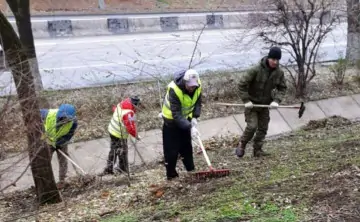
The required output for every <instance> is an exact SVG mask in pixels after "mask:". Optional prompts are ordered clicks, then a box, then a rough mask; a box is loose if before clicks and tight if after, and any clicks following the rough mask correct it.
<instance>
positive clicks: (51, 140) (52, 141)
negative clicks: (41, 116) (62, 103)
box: [44, 109, 73, 147]
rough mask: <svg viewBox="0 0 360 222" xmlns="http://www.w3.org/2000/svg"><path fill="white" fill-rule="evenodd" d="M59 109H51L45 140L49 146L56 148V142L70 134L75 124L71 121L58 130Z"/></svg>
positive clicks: (46, 124)
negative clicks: (57, 117) (57, 116)
mask: <svg viewBox="0 0 360 222" xmlns="http://www.w3.org/2000/svg"><path fill="white" fill-rule="evenodd" d="M58 110H59V109H49V111H48V114H47V116H46V120H45V124H44V126H45V135H44V136H45V138H46V142H47V144H49V145H51V146H53V147H56V141H57V140H58V139H59V138H61V137H62V136H65V135H66V134H68V133H69V132H70V129H71V127H72V125H73V122H72V121H70V122H68V123H65V124H64V125H62V126H61V127H60V128H59V130H56V125H57V123H56V114H57V112H58Z"/></svg>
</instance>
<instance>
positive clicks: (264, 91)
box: [238, 57, 287, 105]
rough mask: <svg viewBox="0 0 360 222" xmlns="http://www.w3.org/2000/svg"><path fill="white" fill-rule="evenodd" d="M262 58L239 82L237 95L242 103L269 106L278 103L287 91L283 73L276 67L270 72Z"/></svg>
mask: <svg viewBox="0 0 360 222" xmlns="http://www.w3.org/2000/svg"><path fill="white" fill-rule="evenodd" d="M266 61H267V57H263V58H262V59H261V61H260V62H259V64H258V65H256V66H255V67H253V68H251V69H250V70H249V71H247V72H246V73H245V74H244V75H243V76H242V78H241V80H240V82H239V85H238V87H239V92H240V93H239V94H240V98H241V99H242V100H243V102H244V103H246V102H248V101H252V102H253V103H254V104H266V105H268V104H270V103H271V102H272V101H276V102H278V103H280V102H281V101H282V99H283V97H284V95H285V92H286V90H287V86H286V81H285V76H284V72H283V71H282V70H281V69H280V68H279V67H276V68H275V69H273V70H271V69H270V68H269V67H268V65H267V63H266Z"/></svg>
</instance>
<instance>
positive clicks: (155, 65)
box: [0, 23, 347, 95]
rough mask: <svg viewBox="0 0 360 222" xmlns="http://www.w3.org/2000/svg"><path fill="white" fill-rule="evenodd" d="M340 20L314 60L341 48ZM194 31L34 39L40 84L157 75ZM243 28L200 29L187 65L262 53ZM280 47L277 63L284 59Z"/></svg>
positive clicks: (235, 63) (177, 59)
mask: <svg viewBox="0 0 360 222" xmlns="http://www.w3.org/2000/svg"><path fill="white" fill-rule="evenodd" d="M346 28H347V27H346V23H345V24H341V25H339V26H338V27H337V28H335V29H334V30H333V31H332V32H331V33H330V34H329V35H328V37H327V39H326V40H325V41H324V42H323V44H322V45H321V48H320V52H319V59H320V60H333V59H337V58H339V53H343V54H344V53H345V49H346ZM199 32H200V31H191V32H168V33H156V34H137V35H123V36H106V37H86V38H69V39H49V40H35V45H36V51H37V55H38V60H39V66H40V72H41V76H42V81H43V85H44V87H45V89H71V88H82V87H91V86H99V85H106V84H112V83H115V82H126V81H136V80H141V79H145V78H160V77H163V76H165V75H169V74H172V73H174V72H175V71H178V70H179V69H183V68H187V67H188V65H189V62H190V60H191V55H192V53H193V50H194V47H195V45H196V44H195V42H196V39H197V37H198V34H199ZM254 33H255V32H249V31H246V30H239V29H227V30H206V31H204V32H203V34H202V35H201V38H200V40H199V42H198V50H197V51H196V53H195V56H194V61H193V64H198V63H199V64H198V65H197V66H195V68H196V69H198V70H199V71H205V70H219V69H231V68H247V67H249V66H250V65H253V64H255V63H257V62H258V61H259V59H260V58H261V57H262V56H263V55H265V54H266V53H267V50H266V49H263V47H264V46H265V45H264V44H263V43H262V41H261V40H257V39H255V40H254ZM289 58H290V57H289V55H288V54H287V53H285V52H284V54H283V58H282V62H287V61H288V60H289ZM0 90H1V91H0V94H2V95H4V94H9V93H10V92H11V93H12V94H13V93H15V87H14V84H13V83H12V78H11V75H10V73H9V72H5V73H2V74H0Z"/></svg>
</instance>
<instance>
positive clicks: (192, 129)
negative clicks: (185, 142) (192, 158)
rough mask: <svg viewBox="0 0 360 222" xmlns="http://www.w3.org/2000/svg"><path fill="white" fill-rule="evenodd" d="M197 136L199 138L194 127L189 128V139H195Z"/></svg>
mask: <svg viewBox="0 0 360 222" xmlns="http://www.w3.org/2000/svg"><path fill="white" fill-rule="evenodd" d="M198 136H200V133H199V131H198V130H197V129H196V127H194V126H193V127H191V137H193V138H196V137H198Z"/></svg>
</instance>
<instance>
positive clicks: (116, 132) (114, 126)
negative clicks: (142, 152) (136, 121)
mask: <svg viewBox="0 0 360 222" xmlns="http://www.w3.org/2000/svg"><path fill="white" fill-rule="evenodd" d="M130 112H133V111H132V110H130V109H121V107H120V105H119V104H118V105H117V106H116V109H115V111H114V113H113V116H112V118H111V121H110V123H109V125H108V132H109V133H110V134H111V135H113V136H115V137H117V138H119V139H127V138H128V137H129V133H128V132H127V130H126V127H125V125H124V123H123V121H122V119H123V116H124V115H126V114H128V113H130ZM134 118H135V117H134Z"/></svg>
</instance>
